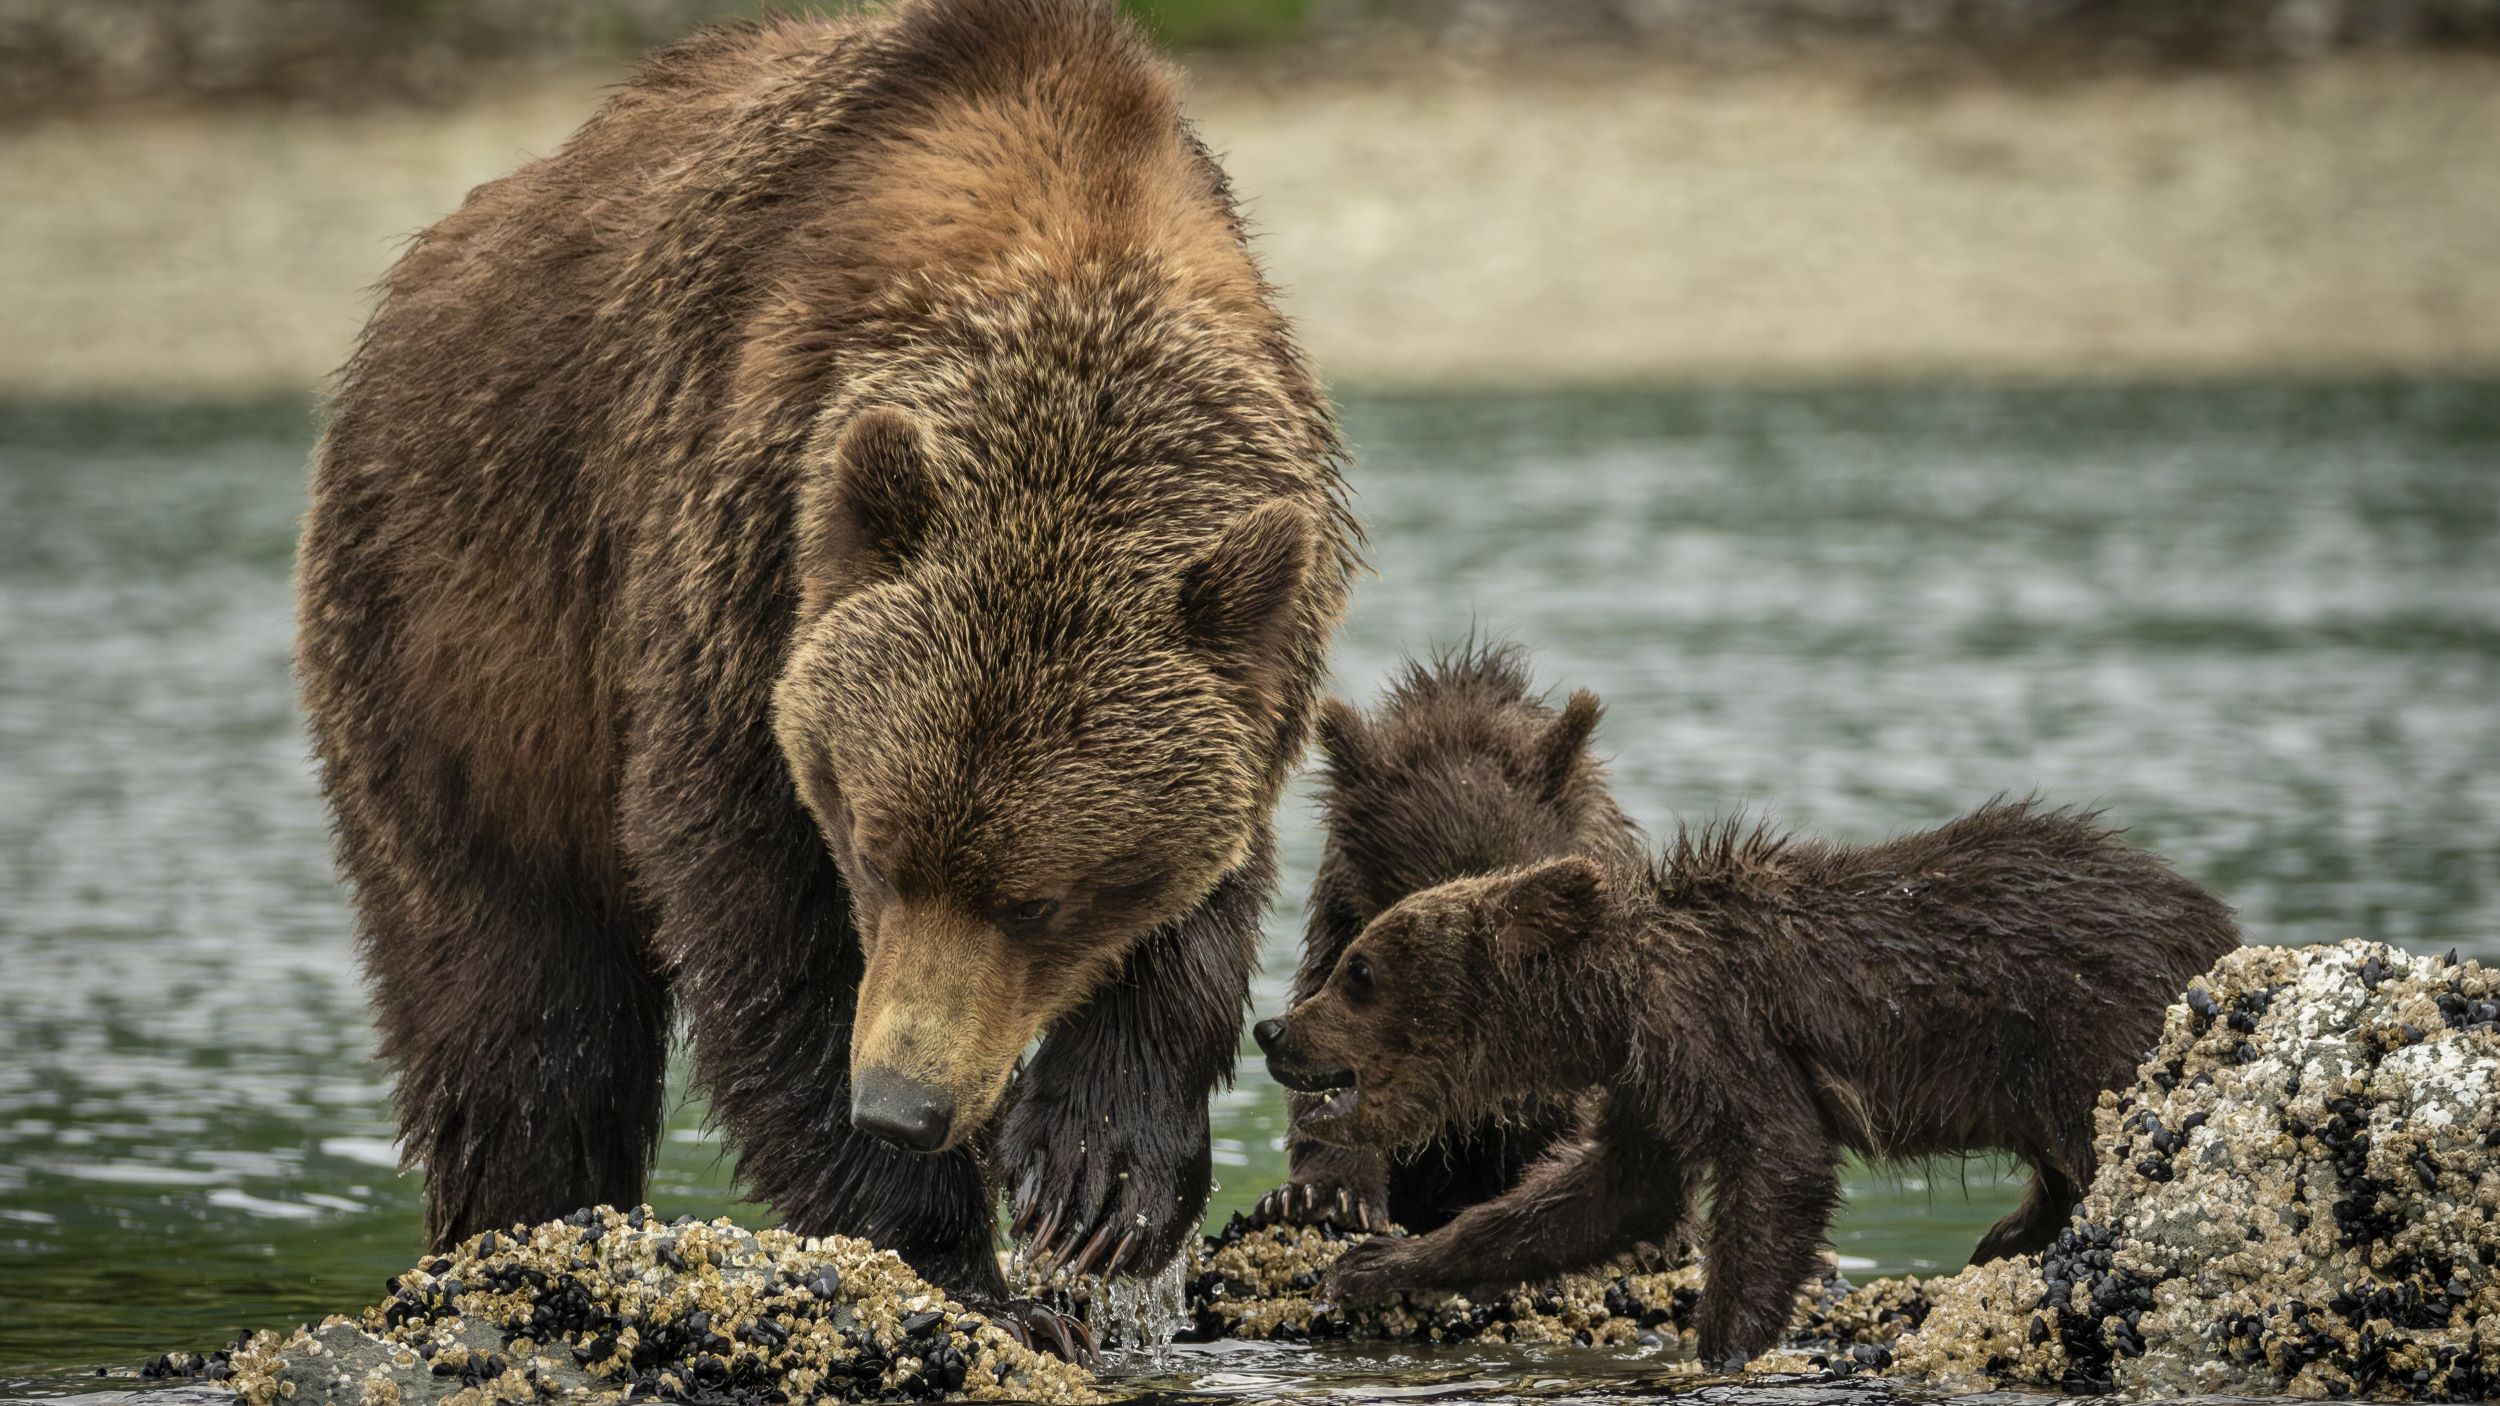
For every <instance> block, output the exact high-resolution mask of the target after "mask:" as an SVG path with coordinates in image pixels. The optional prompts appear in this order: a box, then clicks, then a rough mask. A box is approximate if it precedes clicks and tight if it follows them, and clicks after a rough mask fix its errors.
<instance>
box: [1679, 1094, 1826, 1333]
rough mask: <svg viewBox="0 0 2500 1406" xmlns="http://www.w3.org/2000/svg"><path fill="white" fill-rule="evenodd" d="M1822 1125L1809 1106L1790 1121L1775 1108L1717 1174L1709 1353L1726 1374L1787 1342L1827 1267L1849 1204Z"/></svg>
mask: <svg viewBox="0 0 2500 1406" xmlns="http://www.w3.org/2000/svg"><path fill="white" fill-rule="evenodd" d="M1813 1116H1814V1115H1813V1110H1812V1109H1811V1108H1810V1107H1800V1108H1799V1109H1798V1110H1797V1116H1796V1119H1795V1120H1794V1121H1788V1122H1783V1121H1781V1120H1780V1119H1778V1118H1775V1117H1774V1116H1773V1111H1772V1110H1770V1109H1767V1108H1766V1109H1764V1110H1762V1112H1761V1117H1760V1120H1759V1121H1758V1122H1757V1123H1756V1124H1755V1129H1756V1132H1755V1136H1753V1137H1751V1138H1749V1139H1747V1140H1746V1141H1745V1142H1743V1143H1740V1144H1738V1145H1736V1146H1733V1147H1728V1148H1725V1149H1722V1150H1720V1151H1719V1153H1718V1155H1717V1157H1716V1159H1715V1160H1714V1162H1713V1165H1712V1167H1711V1210H1710V1231H1709V1236H1708V1240H1707V1242H1706V1244H1705V1245H1704V1247H1703V1254H1704V1255H1705V1257H1706V1258H1705V1259H1704V1262H1703V1270H1704V1272H1705V1274H1706V1276H1707V1277H1706V1279H1705V1281H1704V1283H1703V1285H1702V1291H1701V1344H1700V1353H1701V1360H1702V1361H1703V1362H1704V1363H1705V1364H1707V1365H1709V1366H1710V1367H1713V1368H1715V1369H1718V1370H1720V1371H1728V1372H1735V1371H1742V1370H1743V1369H1744V1366H1745V1364H1746V1363H1748V1362H1751V1361H1752V1360H1753V1359H1754V1358H1756V1357H1758V1356H1760V1355H1761V1354H1762V1353H1763V1352H1765V1351H1767V1350H1769V1349H1770V1348H1771V1346H1772V1345H1773V1344H1775V1343H1777V1342H1778V1341H1779V1338H1780V1335H1781V1334H1782V1333H1784V1332H1786V1331H1787V1329H1788V1320H1789V1318H1790V1316H1791V1314H1792V1313H1793V1312H1794V1310H1795V1308H1796V1300H1797V1286H1799V1285H1800V1284H1803V1283H1805V1282H1806V1280H1807V1278H1808V1277H1810V1276H1811V1275H1813V1273H1814V1272H1815V1270H1816V1268H1817V1267H1818V1265H1819V1262H1820V1260H1821V1257H1822V1244H1823V1235H1824V1232H1825V1231H1826V1230H1827V1229H1828V1228H1829V1227H1830V1225H1831V1219H1832V1212H1833V1210H1834V1209H1835V1208H1837V1207H1838V1206H1839V1204H1840V1176H1839V1162H1840V1152H1839V1149H1838V1148H1836V1147H1833V1146H1832V1145H1831V1144H1830V1143H1829V1142H1828V1141H1826V1140H1825V1139H1824V1138H1823V1137H1822V1136H1820V1134H1819V1133H1817V1132H1814V1131H1811V1129H1814V1128H1817V1127H1819V1124H1818V1123H1816V1122H1813V1121H1809V1120H1811V1119H1812V1118H1813Z"/></svg>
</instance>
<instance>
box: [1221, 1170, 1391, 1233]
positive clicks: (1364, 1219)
mask: <svg viewBox="0 0 2500 1406" xmlns="http://www.w3.org/2000/svg"><path fill="white" fill-rule="evenodd" d="M1247 1219H1248V1220H1249V1222H1250V1227H1251V1228H1252V1229H1253V1230H1263V1229H1265V1228H1266V1227H1268V1226H1271V1225H1333V1226H1335V1227H1336V1228H1338V1229H1339V1230H1360V1231H1364V1232H1367V1233H1368V1232H1371V1231H1376V1230H1387V1229H1388V1228H1389V1205H1388V1203H1387V1202H1386V1201H1382V1200H1378V1199H1375V1198H1373V1197H1369V1196H1365V1195H1363V1194H1362V1193H1361V1192H1359V1191H1354V1190H1351V1189H1349V1188H1347V1187H1343V1186H1339V1185H1337V1184H1336V1183H1335V1182H1325V1181H1321V1182H1287V1183H1286V1184H1285V1185H1283V1186H1280V1187H1278V1188H1276V1189H1275V1190H1274V1191H1271V1192H1269V1193H1267V1194H1266V1195H1265V1196H1262V1197H1260V1198H1259V1200H1258V1204H1257V1205H1255V1206H1252V1207H1251V1208H1250V1211H1249V1214H1248V1216H1247Z"/></svg>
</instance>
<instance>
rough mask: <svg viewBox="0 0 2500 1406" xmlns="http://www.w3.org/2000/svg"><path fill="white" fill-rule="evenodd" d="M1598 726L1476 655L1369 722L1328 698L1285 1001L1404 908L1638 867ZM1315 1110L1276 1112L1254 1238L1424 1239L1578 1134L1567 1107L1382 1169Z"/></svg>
mask: <svg viewBox="0 0 2500 1406" xmlns="http://www.w3.org/2000/svg"><path fill="white" fill-rule="evenodd" d="M1601 711H1602V710H1601V707H1600V705H1599V703H1598V701H1597V697H1596V695H1594V694H1592V693H1589V692H1587V691H1585V690H1583V691H1580V692H1576V693H1573V694H1572V695H1571V696H1570V697H1569V698H1568V699H1567V700H1565V701H1564V703H1563V705H1562V706H1561V707H1560V708H1555V707H1552V706H1550V705H1548V704H1547V703H1546V702H1545V701H1544V700H1543V699H1541V698H1540V697H1539V696H1538V694H1537V691H1536V688H1535V686H1534V684H1533V683H1532V682H1531V681H1530V678H1529V672H1528V658H1527V653H1526V651H1525V650H1523V649H1521V648H1520V647H1519V646H1517V645H1511V644H1489V643H1479V642H1475V641H1470V642H1469V643H1468V644H1466V645H1463V646H1461V647H1459V648H1456V649H1453V650H1450V651H1448V652H1446V653H1442V654H1439V655H1436V656H1435V657H1433V658H1432V659H1430V660H1428V661H1409V662H1408V664H1407V665H1406V667H1405V669H1404V670H1403V671H1402V672H1401V673H1400V674H1399V676H1398V677H1397V678H1396V679H1395V680H1394V681H1392V682H1391V684H1390V686H1389V689H1388V692H1387V695H1386V696H1385V697H1384V698H1383V699H1382V700H1381V703H1380V705H1379V707H1377V708H1376V709H1374V710H1372V711H1371V712H1369V713H1364V712H1362V711H1359V710H1357V709H1356V708H1355V707H1354V706H1353V705H1351V704H1349V703H1346V702H1344V701H1343V700H1341V699H1335V698H1331V699H1329V700H1327V701H1326V703H1324V704H1323V705H1322V708H1321V711H1320V715H1319V727H1318V732H1319V743H1320V752H1321V756H1322V760H1323V765H1322V767H1321V769H1320V773H1319V783H1320V784H1319V793H1318V800H1319V805H1320V813H1321V815H1322V816H1323V817H1324V819H1325V821H1326V825H1327V847H1326V849H1325V851H1324V852H1323V854H1322V856H1321V859H1320V866H1319V875H1318V878H1317V879H1316V880H1315V881H1314V882H1313V884H1312V887H1311V901H1310V906H1309V910H1308V911H1309V918H1308V922H1307V926H1306V927H1305V929H1304V935H1303V947H1302V962H1301V965H1300V966H1299V967H1298V968H1297V969H1296V971H1295V973H1294V983H1293V994H1294V996H1295V998H1296V999H1300V998H1303V997H1306V996H1309V995H1310V994H1311V993H1312V992H1314V991H1317V990H1318V989H1319V988H1320V985H1321V983H1323V982H1325V981H1327V980H1328V974H1329V973H1330V972H1332V971H1334V970H1336V966H1337V958H1338V956H1339V955H1340V954H1342V953H1343V952H1344V951H1345V949H1346V947H1347V945H1348V944H1350V943H1352V942H1353V941H1354V939H1355V938H1356V937H1357V936H1358V935H1360V934H1361V932H1362V931H1363V925H1364V924H1365V923H1368V922H1370V921H1371V920H1372V919H1373V918H1375V917H1378V916H1379V915H1380V914H1381V913H1382V912H1384V911H1386V910H1387V909H1388V908H1389V906H1390V905H1391V904H1394V903H1396V902H1397V901H1398V900H1399V899H1401V898H1404V897H1406V896H1407V895H1408V894H1411V893H1418V892H1421V891H1422V890H1424V889H1428V888H1431V887H1433V886H1435V885H1437V884H1445V883H1448V882H1449V881H1450V880H1452V879H1464V878H1473V877H1478V876H1481V875H1485V874H1496V873H1500V872H1502V871H1503V870H1506V869H1516V868H1519V867H1521V866H1524V865H1529V864H1534V863H1536V862H1537V861H1539V860H1545V859H1559V858H1561V857H1563V856H1565V855H1572V854H1585V855H1591V856H1595V857H1600V858H1604V859H1606V860H1609V861H1610V862H1633V861H1637V860H1638V859H1639V858H1640V856H1641V854H1642V853H1643V852H1644V849H1645V847H1646V844H1647V841H1646V840H1645V838H1644V837H1643V836H1642V834H1641V831H1640V827H1638V826H1636V825H1634V824H1633V823H1632V821H1631V820H1630V819H1629V818H1627V817H1626V816H1625V815H1624V813H1623V808H1622V807H1620V806H1618V805H1616V804H1615V799H1614V793H1613V792H1612V791H1611V790H1610V789H1608V787H1607V784H1606V769H1605V766H1604V764H1603V763H1601V762H1600V761H1599V760H1598V759H1597V757H1596V756H1595V755H1593V754H1592V752H1591V749H1590V745H1589V744H1590V738H1591V735H1592V734H1593V733H1594V731H1595V729H1596V727H1597V721H1598V716H1599V713H1600V712H1601ZM1318 1101H1319V1100H1317V1099H1316V1098H1313V1097H1310V1096H1308V1095H1299V1094H1297V1095H1291V1096H1289V1097H1288V1098H1287V1100H1286V1109H1287V1114H1288V1117H1289V1119H1291V1123H1290V1125H1289V1129H1288V1138H1287V1143H1286V1151H1287V1158H1288V1162H1289V1172H1288V1180H1287V1182H1286V1184H1285V1185H1284V1186H1281V1187H1278V1188H1277V1189H1276V1190H1274V1191H1272V1192H1269V1193H1268V1194H1267V1195H1266V1196H1265V1197H1262V1198H1261V1199H1260V1201H1259V1203H1258V1205H1257V1207H1255V1208H1254V1209H1253V1210H1252V1212H1251V1217H1250V1218H1251V1221H1252V1222H1253V1223H1254V1224H1260V1225H1265V1224H1273V1223H1276V1222H1289V1223H1294V1224H1304V1225H1340V1226H1345V1227H1347V1228H1349V1229H1360V1230H1385V1229H1387V1228H1388V1226H1389V1225H1390V1224H1391V1223H1393V1222H1394V1223H1395V1224H1397V1225H1401V1226H1404V1227H1405V1228H1407V1229H1408V1230H1413V1231H1424V1230H1430V1229H1433V1228H1434V1227H1436V1226H1439V1225H1443V1224H1446V1223H1448V1221H1449V1220H1450V1218H1451V1217H1453V1216H1455V1215H1457V1214H1458V1213H1459V1212H1460V1211H1462V1210H1464V1209H1466V1208H1467V1207H1469V1206H1472V1205H1474V1204H1476V1203H1477V1202H1479V1201H1485V1200H1489V1199H1491V1198H1493V1197H1495V1196H1498V1195H1500V1194H1502V1193H1503V1192H1505V1191H1507V1190H1509V1189H1510V1188H1511V1186H1512V1185H1514V1184H1515V1183H1516V1182H1517V1181H1518V1179H1519V1176H1520V1173H1522V1172H1523V1171H1525V1170H1526V1169H1527V1167H1528V1166H1529V1164H1530V1163H1532V1162H1534V1161H1535V1160H1536V1159H1537V1158H1538V1157H1540V1156H1542V1155H1543V1154H1544V1153H1545V1151H1546V1149H1547V1148H1548V1147H1549V1146H1550V1145H1551V1144H1552V1143H1553V1142H1554V1141H1555V1140H1556V1139H1557V1138H1561V1137H1565V1136H1568V1135H1569V1134H1570V1133H1571V1132H1572V1130H1573V1128H1574V1127H1575V1126H1576V1125H1577V1121H1578V1119H1577V1113H1576V1110H1575V1104H1574V1099H1573V1098H1572V1096H1571V1094H1570V1092H1569V1091H1563V1092H1562V1093H1560V1094H1559V1095H1558V1096H1557V1097H1556V1098H1555V1099H1553V1100H1552V1101H1551V1102H1550V1103H1548V1104H1547V1105H1545V1106H1542V1107H1538V1108H1535V1109H1528V1110H1520V1111H1519V1116H1516V1117H1513V1118H1507V1119H1503V1120H1499V1121H1491V1120H1488V1121H1486V1122H1483V1123H1480V1124H1477V1125H1475V1126H1471V1127H1452V1128H1446V1129H1443V1130H1442V1131H1441V1132H1440V1133H1439V1134H1437V1135H1435V1136H1434V1137H1432V1138H1431V1139H1429V1140H1428V1141H1426V1142H1425V1143H1424V1144H1423V1145H1421V1146H1418V1147H1411V1148H1401V1149H1397V1150H1395V1151H1393V1152H1389V1153H1386V1154H1384V1153H1382V1152H1381V1151H1379V1150H1376V1149H1372V1148H1345V1147H1338V1146H1335V1145H1333V1144H1330V1143H1325V1142H1321V1141H1319V1140H1318V1139H1316V1138H1312V1137H1307V1136H1304V1135H1303V1134H1302V1132H1301V1129H1300V1120H1301V1117H1302V1116H1303V1114H1304V1113H1306V1112H1307V1111H1308V1110H1309V1108H1310V1107H1311V1106H1313V1105H1315V1104H1317V1103H1318Z"/></svg>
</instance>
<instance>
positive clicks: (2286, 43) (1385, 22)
mask: <svg viewBox="0 0 2500 1406" xmlns="http://www.w3.org/2000/svg"><path fill="white" fill-rule="evenodd" d="M860 3H862V0H75V3H71V2H70V0H50V3H47V2H46V0H19V3H16V4H11V3H9V2H8V0H0V119H5V118H7V117H11V116H19V117H23V116H33V115H39V114H47V113H55V112H58V111H61V110H63V109H64V108H69V107H75V106H82V105H93V104H98V103H111V102H117V101H140V102H147V103H162V102H165V101H167V100H169V99H170V100H175V101H181V100H186V99H218V98H234V97H244V98H281V99H305V100H310V101H314V102H320V103H327V104H332V105H337V106H352V105H358V104H366V103H371V102H374V101H377V100H385V101H387V100H392V99H416V100H420V101H423V100H450V99H455V98H457V97H459V96H461V95H462V94H463V93H465V92H466V91H468V90H470V89H472V88H474V87H475V86H476V85H477V84H478V83H479V82H481V81H485V80H487V79H488V78H489V77H490V76H491V75H494V74H497V73H501V72H507V71H508V66H509V65H511V64H513V63H515V62H519V63H524V64H562V63H567V62H581V61H585V60H587V61H590V62H595V63H614V62H617V61H619V60H621V59H622V58H624V57H626V56H629V55H631V54H634V53H638V52H640V51H642V50H644V49H647V48H649V47H651V46H653V45H656V44H660V43H663V42H666V41H668V40H670V39H673V38H676V37H677V36H679V35H681V34H684V33H685V32H687V31H688V30H690V29H693V28H694V27H696V26H698V25H701V24H704V23H707V22H710V21H714V20H719V19H723V18H729V17H733V16H752V15H758V14H762V13H766V12H768V11H772V10H781V11H797V12H808V11H840V10H845V9H851V8H856V7H857V6H858V5H859V4H860ZM1119 3H1120V5H1121V6H1122V7H1123V8H1124V9H1126V10H1127V11H1128V12H1129V13H1130V14H1133V15H1135V16H1137V17H1138V18H1139V19H1140V20H1142V21H1143V22H1144V23H1145V24H1146V25H1147V26H1148V27H1149V28H1151V29H1152V30H1153V31H1154V33H1155V34H1156V36H1157V37H1158V38H1160V39H1161V40H1162V41H1163V42H1164V43H1165V44H1167V45H1170V46H1172V47H1174V48H1177V49H1183V50H1192V49H1196V50H1204V49H1247V48H1257V47H1261V46H1269V47H1279V48H1290V47H1292V46H1295V45H1298V44H1305V43H1312V44H1323V45H1327V44H1336V43H1339V42H1341V41H1358V42H1360V41H1365V40H1367V39H1370V38H1375V37H1378V36H1382V35H1392V36H1398V37H1399V38H1400V42H1410V41H1420V42H1422V43H1423V44H1425V45H1427V46H1430V45H1433V44H1438V43H1444V42H1448V43H1457V44H1460V45H1462V46H1466V47H1468V48H1470V49H1471V50H1474V51H1479V52H1491V51H1496V50H1518V49H1523V48H1536V47H1541V46H1553V45H1561V46H1566V47H1569V46H1581V47H1590V46H1595V47H1601V48H1605V49H1609V50H1621V49H1623V48H1624V47H1626V46H1642V45H1646V46H1649V47H1651V48H1654V49H1656V50H1657V51H1658V52H1661V53H1673V54H1676V55H1678V56H1680V57H1682V58H1685V59H1688V60H1689V59H1694V58H1701V59H1704V60H1706V59H1707V58H1708V57H1709V56H1710V55H1712V54H1728V55H1740V56H1744V55H1750V56H1751V58H1749V59H1747V60H1746V61H1748V62H1753V61H1758V60H1759V59H1760V57H1761V56H1762V55H1764V54H1773V55H1776V54H1779V53H1782V52H1796V53H1803V52H1805V49H1804V48H1802V47H1799V46H1800V45H1802V44H1804V43H1805V42H1806V41H1817V42H1824V41H1845V42H1850V43H1863V44H1878V45H1893V46H1899V47H1902V48H1904V49H1905V50H1916V51H1919V52H1932V53H1937V54H1955V53H1959V54H1962V55H1965V56H1968V57H1974V58H1977V59H1979V60H1981V67H1982V68H1983V69H1989V70H1993V68H1994V67H1995V66H1996V65H1997V64H1998V63H1999V61H2001V60H2003V59H2006V58H2008V57H2015V58H2020V57H2022V56H2024V55H2033V56H2042V55H2045V56H2051V57H2058V56H2062V57H2063V58H2064V59H2065V60H2067V61H2069V63H2070V64H2071V63H2080V64H2082V65H2084V66H2087V67H2089V66H2106V65H2115V66H2118V67H2122V68H2141V67H2144V66H2146V65H2152V66H2172V67H2179V66H2187V67H2194V66H2206V65H2222V64H2235V63H2276V62H2283V61H2297V60H2301V59H2306V58H2313V57H2316V56H2318V55H2321V54H2326V53H2331V52H2336V51H2339V50H2347V49H2356V48H2378V49H2419V48H2459V47H2464V48H2483V49H2496V48H2500V0H2298V3H2291V0H2194V3H2188V2H2187V0H1711V3H1708V4H1659V3H1655V0H1638V2H1637V3H1636V0H1468V3H1465V4H1460V3H1456V0H1119Z"/></svg>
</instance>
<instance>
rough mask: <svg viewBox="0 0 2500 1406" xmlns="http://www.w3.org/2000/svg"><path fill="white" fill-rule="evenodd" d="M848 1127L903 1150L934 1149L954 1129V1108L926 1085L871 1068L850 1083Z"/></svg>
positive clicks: (932, 1088) (939, 1093) (930, 1150)
mask: <svg viewBox="0 0 2500 1406" xmlns="http://www.w3.org/2000/svg"><path fill="white" fill-rule="evenodd" d="M851 1126H852V1127H854V1128H857V1129H859V1130H860V1131H861V1132H863V1133H867V1134H869V1135H871V1136H873V1137H878V1138H883V1139H884V1140H885V1141H887V1142H890V1143H892V1144H894V1145H895V1146H896V1147H899V1148H902V1149H903V1150H904V1151H906V1152H935V1151H937V1150H938V1149H939V1148H941V1147H944V1146H945V1145H946V1135H947V1134H948V1133H949V1132H951V1131H953V1129H954V1126H955V1110H954V1108H953V1107H952V1106H950V1105H949V1104H948V1103H947V1101H946V1096H945V1095H944V1094H943V1093H941V1092H939V1091H938V1090H937V1089H936V1088H934V1087H932V1086H930V1085H928V1084H924V1083H921V1082H920V1081H919V1080H917V1079H910V1078H905V1077H903V1076H902V1075H899V1074H888V1073H883V1072H881V1071H875V1070H871V1071H870V1072H868V1073H866V1074H864V1075H862V1076H861V1077H860V1078H859V1080H858V1081H857V1082H856V1083H854V1084H853V1085H852V1086H851Z"/></svg>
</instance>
